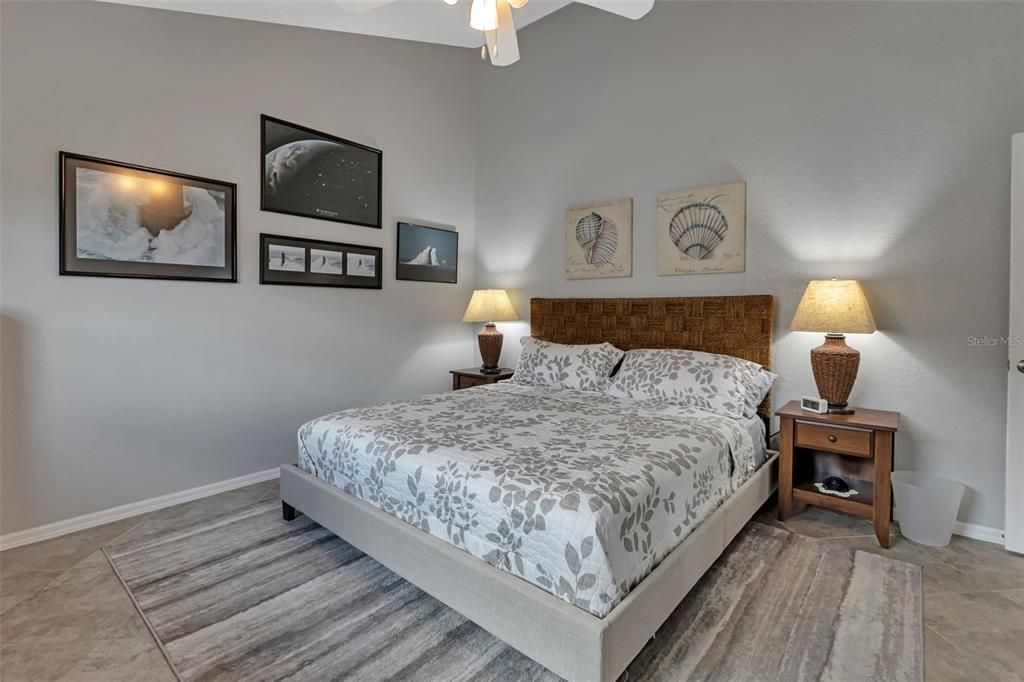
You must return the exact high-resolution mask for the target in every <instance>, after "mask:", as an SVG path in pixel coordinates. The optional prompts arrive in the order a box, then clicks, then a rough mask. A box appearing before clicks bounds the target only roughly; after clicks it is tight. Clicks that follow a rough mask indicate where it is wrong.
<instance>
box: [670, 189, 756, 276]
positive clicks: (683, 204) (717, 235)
mask: <svg viewBox="0 0 1024 682" xmlns="http://www.w3.org/2000/svg"><path fill="white" fill-rule="evenodd" d="M746 223H747V184H746V183H745V182H730V183H726V184H722V185H713V186H711V187H700V188H696V189H691V190H684V191H681V192H668V193H665V194H659V195H658V207H657V240H658V252H657V262H658V274H659V275H699V274H712V273H720V272H743V271H744V270H746V258H747V253H746V251H747V245H746V241H747V224H746Z"/></svg>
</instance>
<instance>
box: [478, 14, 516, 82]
mask: <svg viewBox="0 0 1024 682" xmlns="http://www.w3.org/2000/svg"><path fill="white" fill-rule="evenodd" d="M497 6H498V30H496V31H484V37H485V38H486V39H487V56H489V57H490V58H491V64H494V65H495V66H508V65H509V64H515V63H516V62H518V61H519V38H518V37H517V36H516V25H515V22H514V21H513V20H512V7H511V3H510V2H509V0H498V2H497Z"/></svg>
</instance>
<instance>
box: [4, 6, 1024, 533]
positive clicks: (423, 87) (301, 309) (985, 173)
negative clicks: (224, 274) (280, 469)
mask: <svg viewBox="0 0 1024 682" xmlns="http://www.w3.org/2000/svg"><path fill="white" fill-rule="evenodd" d="M0 24H2V29H0V30H2V34H0V46H2V47H0V61H2V73H0V78H2V88H3V90H2V104H0V118H2V120H3V128H2V138H0V145H2V149H3V158H2V165H0V176H2V179H3V185H2V193H0V198H2V208H0V221H2V223H0V224H2V230H3V232H2V240H0V254H2V261H0V266H2V273H0V288H2V292H3V298H2V318H0V321H2V333H0V362H2V369H3V372H2V391H0V407H2V409H0V419H2V428H0V448H2V453H0V469H2V476H0V478H2V488H0V495H2V498H3V506H2V514H0V516H2V521H0V532H3V533H9V532H13V531H17V530H21V529H24V528H28V527H32V526H36V525H39V524H43V523H47V522H51V521H56V520H59V519H63V518H68V517H71V516H75V515H79V514H83V513H88V512H92V511H97V510H100V509H103V508H106V507H110V506H113V505H117V504H123V503H127V502H132V501H135V500H139V499H144V498H147V497H152V496H155V495H160V494H163V493H168V492H172V491H177V490H181V489H184V488H188V487H192V486H196V485H201V484H204V483H210V482H213V481H218V480H222V479H225V478H229V477H232V476H238V475H242V474H246V473H250V472H253V471H257V470H260V469H264V468H269V467H272V466H275V465H276V464H278V463H279V462H281V461H283V460H285V459H288V458H290V457H292V456H293V453H294V440H293V439H294V432H295V428H296V427H297V426H298V425H299V424H300V423H301V422H302V421H304V420H305V419H308V418H310V417H312V416H315V415H318V414H321V413H323V412H324V411H326V410H328V409H331V408H344V407H347V406H351V405H359V404H365V403H369V402H373V401H378V400H381V399H386V398H395V397H404V396H410V395H414V394H418V393H424V392H429V391H433V390H441V389H444V388H445V387H446V386H447V385H448V384H447V382H448V377H447V374H446V372H447V370H448V369H449V368H450V367H455V366H466V365H469V364H471V363H472V362H474V360H475V356H476V351H475V344H474V343H473V334H474V333H475V329H471V328H470V325H463V324H462V323H461V322H460V321H459V320H460V319H461V314H462V311H463V308H464V306H465V303H466V301H467V300H468V296H469V290H470V289H471V288H472V286H473V285H474V282H475V283H476V284H477V285H480V286H487V285H497V286H505V287H509V288H511V289H512V290H513V295H514V296H515V298H516V301H517V303H518V305H519V307H520V311H521V312H522V313H523V314H524V316H525V315H526V313H527V311H528V299H529V297H530V296H534V295H548V296H550V295H570V296H620V295H689V294H714V293H747V292H756V293H760V292H768V293H773V294H775V295H776V296H777V297H778V302H779V317H778V336H777V344H776V369H777V370H778V371H779V372H780V373H781V374H782V375H783V379H782V380H781V382H780V386H779V390H778V391H777V395H778V396H779V397H780V398H789V397H793V396H799V395H801V394H804V393H812V392H813V383H812V380H811V375H810V368H809V364H808V362H807V352H808V349H809V348H810V347H811V346H813V345H816V344H817V343H818V338H817V336H816V335H813V334H801V333H789V332H787V331H786V325H787V323H788V321H789V318H790V316H791V315H792V312H793V309H794V307H795V306H796V303H797V300H798V298H799V295H800V292H801V291H802V288H803V286H804V284H805V282H806V280H808V279H810V278H816V277H828V276H832V275H837V276H840V277H857V278H860V279H862V280H863V281H864V283H865V286H866V288H867V291H868V294H869V296H870V299H871V303H872V305H873V308H874V311H875V313H876V317H877V318H878V322H879V326H880V327H881V328H882V331H881V332H879V333H877V334H874V335H872V336H859V337H852V338H851V342H852V344H853V345H855V346H856V347H858V348H860V349H861V351H862V352H863V365H864V366H863V369H862V372H861V377H860V380H859V382H858V385H857V388H856V389H855V395H854V399H855V400H856V401H857V402H858V403H863V404H868V405H872V406H875V407H881V408H890V409H897V410H901V411H902V412H903V413H904V415H905V417H904V418H905V422H904V431H903V432H902V433H901V434H900V436H899V439H898V454H897V463H898V466H900V467H908V468H921V469H925V470H929V471H935V472H940V473H945V474H947V475H949V476H952V477H954V478H958V479H960V480H963V481H965V482H966V483H967V484H968V485H969V486H970V487H971V489H972V494H971V496H970V498H969V499H968V501H967V503H966V505H965V507H964V510H963V513H962V518H964V519H965V520H967V521H972V522H975V523H981V524H985V525H990V526H998V527H1001V526H1002V524H1003V521H1002V506H1003V505H1002V499H1003V496H1002V477H1003V439H1004V428H1003V427H1004V422H1005V419H1004V416H1003V410H1004V409H1005V395H1006V393H1005V387H1006V384H1005V382H1006V374H1005V366H1004V358H1005V353H1004V351H1003V349H1000V348H988V349H985V348H971V347H969V345H968V342H967V337H968V336H971V335H973V336H983V335H1001V334H1005V333H1006V329H1007V272H1008V263H1007V255H1006V252H1007V245H1008V224H1009V172H1008V170H1009V158H1010V157H1009V135H1010V133H1012V132H1015V131H1018V130H1024V79H1022V77H1021V73H1022V69H1024V50H1022V49H1021V47H1020V46H1021V44H1024V42H1022V41H1024V6H1022V5H1020V4H1017V5H990V4H979V3H971V4H969V5H953V4H946V3H941V4H924V3H914V4H882V3H878V4H865V5H852V4H844V3H822V4H811V3H796V4H779V3H764V4H761V3H753V4H732V3H721V2H719V3H713V4H691V3H672V2H660V3H659V4H658V6H657V7H656V8H655V10H654V12H653V13H652V14H651V15H650V16H649V17H648V18H646V19H645V20H643V21H640V22H635V23H632V22H627V21H624V20H621V19H616V18H614V17H612V16H610V15H606V14H604V13H602V12H600V11H597V10H592V9H589V8H586V7H581V6H570V7H569V8H567V9H565V10H562V11H560V12H558V13H556V14H555V15H553V16H552V17H550V18H548V19H546V20H545V21H543V22H540V23H539V24H536V25H534V26H532V27H529V28H527V29H525V30H524V31H522V33H521V47H522V52H523V60H522V61H521V62H520V63H519V64H517V65H516V66H513V67H509V68H505V69H496V68H490V67H488V66H486V65H484V64H480V62H479V60H477V59H475V58H473V55H472V53H471V52H467V51H465V50H458V49H453V48H444V47H439V46H428V45H422V44H414V43H407V42H401V41H390V40H381V39H374V38H365V37H359V36H349V35H342V34H337V33H320V32H317V31H310V30H306V29H295V28H289V27H282V26H272V25H263V24H256V23H246V22H239V21H234V20H225V19H216V18H212V17H201V16H192V15H187V14H177V13H164V12H159V11H154V10H145V9H139V8H133V7H120V6H108V5H102V4H97V3H87V2H79V3H22V2H7V1H6V0H5V2H4V3H3V10H2V20H0ZM261 112H263V113H268V114H272V115H277V116H280V117H282V118H286V119H291V120H296V121H298V122H303V123H306V124H308V125H311V126H313V127H317V128H321V129H326V130H331V131H335V132H337V133H339V134H341V135H343V136H347V137H350V138H352V139H356V140H360V141H363V142H367V143H369V144H372V145H374V146H377V147H380V148H382V149H384V151H385V163H384V169H385V170H384V172H385V179H384V180H385V187H384V192H385V195H384V196H385V203H384V223H385V227H386V229H385V230H383V231H380V232H378V231H376V230H372V229H368V228H360V227H354V226H345V225H338V224H334V223H326V222H321V221H316V220H308V219H303V218H297V217H289V216H283V215H277V214H271V213H263V212H261V211H259V197H258V181H259V177H258V175H257V167H256V158H257V157H256V155H257V143H258V130H259V120H258V114H259V113H261ZM59 149H66V150H69V151H75V152H80V153H85V154H93V155H98V156H105V157H109V158H115V159H122V160H126V161H133V162H137V163H142V164H146V165H152V166H157V167H162V168H167V169H172V170H180V171H185V172H191V173H196V174H200V175H205V176H209V177H214V178H219V179H224V180H233V181H235V182H237V183H239V195H238V196H239V213H238V222H239V230H240V232H239V270H240V272H239V277H240V282H239V283H238V284H234V285H224V284H206V283H186V282H147V281H141V280H137V281H116V280H104V279H99V278H71V277H64V278H61V277H58V276H57V274H56V272H57V262H56V258H57V248H56V220H57V216H56V170H57V164H56V152H57V151H58V150H59ZM735 178H742V179H746V180H747V182H748V191H749V197H748V215H749V218H748V256H747V272H746V273H744V274H737V275H716V276H701V277H663V278H659V277H656V276H655V275H654V274H653V271H654V251H653V249H654V235H653V220H654V213H653V203H654V198H655V195H656V194H657V193H658V192H660V191H665V190H672V189H679V188H683V187H687V186H693V185H699V184H703V183H709V182H718V181H721V180H729V179H735ZM623 196H632V197H633V198H634V200H635V233H636V236H635V242H634V247H635V248H634V253H635V254H636V255H635V262H634V276H633V277H632V278H630V279H616V280H603V281H602V280H593V281H573V282H568V281H566V280H565V279H564V275H563V264H562V255H563V246H562V221H563V214H564V209H565V208H566V207H567V206H569V205H574V204H579V203H583V202H588V201H592V200H602V199H607V198H614V197H623ZM402 217H415V218H421V219H432V220H435V221H439V222H442V223H449V224H452V225H455V226H457V227H458V229H459V232H460V236H461V252H462V258H461V259H460V260H461V262H460V278H459V281H460V284H459V285H457V286H449V285H429V284H415V283H408V282H396V281H395V280H394V278H393V277H394V265H393V254H394V223H395V221H396V220H397V219H399V218H402ZM474 224H476V225H477V227H476V229H475V230H474ZM260 232H275V233H283V234H292V235H297V236H306V237H314V238H323V239H333V240H338V241H352V242H356V243H366V244H375V245H382V246H384V248H385V269H384V278H385V288H384V290H383V291H349V290H344V289H316V288H298V287H270V286H266V287H261V286H259V285H258V257H257V249H258V234H259V233H260ZM474 232H475V235H474ZM474 236H475V238H476V241H478V242H479V243H480V248H479V249H476V248H475V244H474ZM474 250H475V251H476V263H475V265H476V269H477V272H476V273H474V258H473V253H474ZM526 329H527V327H526V326H525V325H524V324H509V325H506V332H507V333H508V334H509V336H510V339H509V342H508V343H507V345H506V347H507V348H509V350H507V351H506V353H505V357H504V361H505V364H509V363H510V362H512V361H514V359H515V343H514V342H513V341H512V338H514V336H516V335H518V334H519V333H522V332H524V331H525V330H526Z"/></svg>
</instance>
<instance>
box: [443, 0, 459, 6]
mask: <svg viewBox="0 0 1024 682" xmlns="http://www.w3.org/2000/svg"><path fill="white" fill-rule="evenodd" d="M444 4H446V5H457V4H459V0H444Z"/></svg>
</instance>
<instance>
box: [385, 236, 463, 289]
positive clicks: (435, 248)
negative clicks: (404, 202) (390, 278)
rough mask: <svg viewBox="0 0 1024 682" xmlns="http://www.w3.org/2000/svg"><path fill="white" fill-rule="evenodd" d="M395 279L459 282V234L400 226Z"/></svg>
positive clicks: (396, 250) (446, 282)
mask: <svg viewBox="0 0 1024 682" xmlns="http://www.w3.org/2000/svg"><path fill="white" fill-rule="evenodd" d="M395 252H396V263H395V279H405V280H411V281H414V282H442V283H445V284H455V283H456V282H458V281H459V233H458V232H456V231H454V230H445V229H442V228H439V227H427V226H425V225H414V224H412V223H398V244H397V247H396V249H395Z"/></svg>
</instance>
